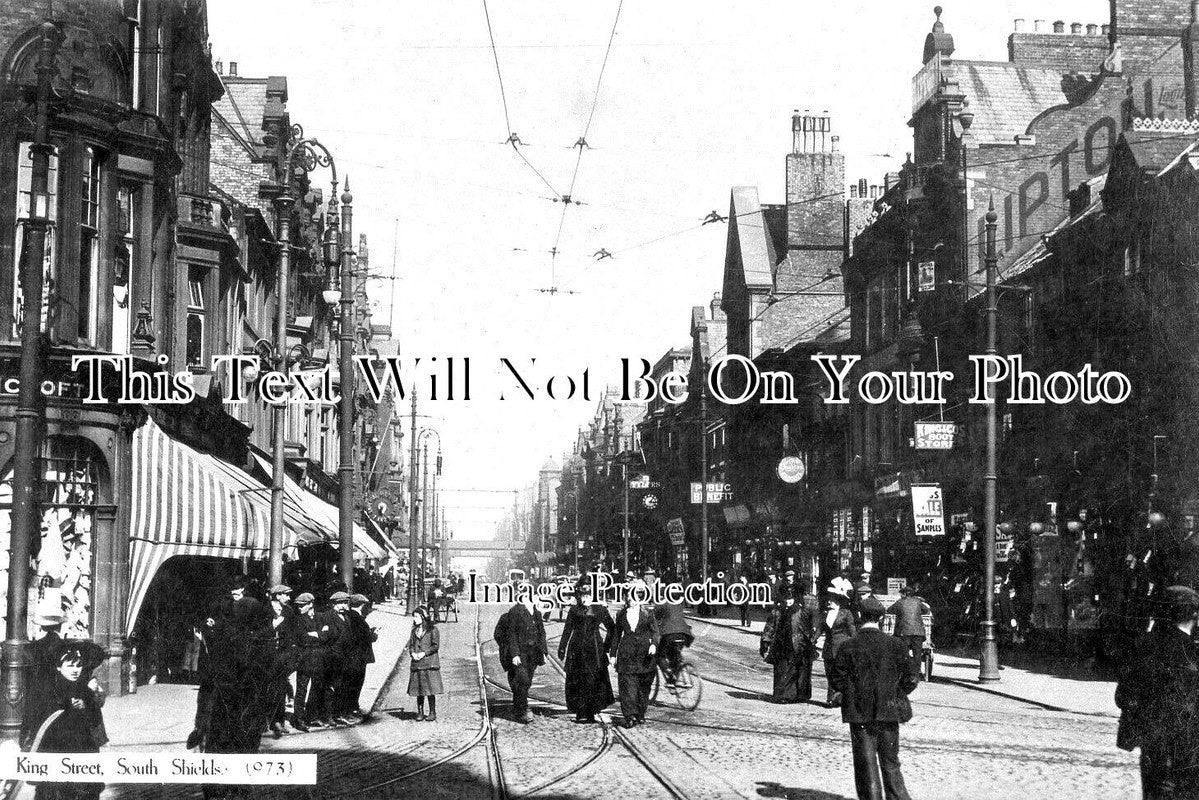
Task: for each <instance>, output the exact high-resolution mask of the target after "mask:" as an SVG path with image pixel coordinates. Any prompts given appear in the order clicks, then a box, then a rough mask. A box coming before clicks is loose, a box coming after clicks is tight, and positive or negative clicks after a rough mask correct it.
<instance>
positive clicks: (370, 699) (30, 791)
mask: <svg viewBox="0 0 1199 800" xmlns="http://www.w3.org/2000/svg"><path fill="white" fill-rule="evenodd" d="M403 609H404V603H403V601H393V602H388V603H384V604H382V605H379V606H376V607H375V608H374V610H373V611H372V612H371V614H370V616H369V617H367V622H368V623H369V624H370V625H371V627H374V628H378V631H379V640H378V641H377V642H375V662H374V663H373V664H368V665H367V668H366V681H365V682H364V683H363V686H362V694H361V700H362V707H363V709H370V708H372V707H373V706H374V704H375V701H376V699H377V698H378V696H379V694H380V692H381V691H382V689H383V686H384V683H385V682H386V681H387V678H388V676H389V675H390V674H391V672H392V669H393V667H394V666H395V665H396V663H397V662H398V661H399V659H400V656H401V655H402V654H403V651H404V647H405V645H407V643H408V633H409V631H410V630H411V627H412V618H411V617H408V616H406V615H405V614H404V611H403ZM196 692H197V687H196V686H195V685H193V684H186V683H159V684H154V685H147V686H140V687H138V690H137V693H136V694H127V695H123V696H121V697H110V698H108V702H107V703H105V705H104V727H105V729H106V730H107V732H108V739H109V741H108V745H107V746H105V747H104V751H105V752H110V753H111V752H116V751H134V752H137V751H140V752H161V751H171V750H180V751H182V750H183V747H184V745H185V744H186V743H187V736H188V734H190V733H191V731H192V727H193V724H194V722H195V713H196ZM289 739H290V740H292V742H291V743H292V744H294V741H295V740H296V736H295V735H289V736H287V737H285V738H284V739H283V740H282V741H284V742H287V741H288V740H289ZM274 741H275V740H274V739H272V738H271V737H270V736H265V737H263V740H262V744H263V749H264V750H269V749H270V747H271V745H272V743H273V742H274ZM33 795H34V787H32V786H30V785H28V784H26V785H25V786H23V787H22V790H21V792H20V793H19V794H17V795H16V798H15V800H32V798H33Z"/></svg>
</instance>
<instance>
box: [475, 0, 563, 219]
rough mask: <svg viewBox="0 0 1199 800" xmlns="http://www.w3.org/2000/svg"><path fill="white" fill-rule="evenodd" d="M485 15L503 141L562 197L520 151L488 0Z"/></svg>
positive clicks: (557, 195)
mask: <svg viewBox="0 0 1199 800" xmlns="http://www.w3.org/2000/svg"><path fill="white" fill-rule="evenodd" d="M483 16H484V17H485V18H486V19H487V38H488V40H489V41H490V42H491V56H492V58H493V59H494V60H495V77H496V79H497V80H498V81H499V84H500V102H501V103H503V106H504V127H505V128H506V129H507V131H508V138H507V140H506V141H504V142H503V144H510V145H512V152H514V153H516V155H518V156H520V160H521V161H523V162H525V164H526V165H527V166H528V167H529V169H531V170H532V171H533V174H534V175H536V176H537V177H538V178H539V179H540V180H541V182H542V183H544V184H545V185H546V188H548V189H549V190H550V192H551V193H553V195H554V196H555V197H560V196H561V193H560V192H559V191H558V190H557V189H555V188H554V185H553V184H552V183H550V182H549V181H548V180H546V177H545V176H544V175H542V174H541V170H539V169H537V167H535V166H533V162H531V161H529V159H528V158H527V157H526V156H525V154H524V153H522V152H520V147H518V146H517V145H518V143H521V141H520V137H519V136H517V135H516V133H515V132H513V130H512V118H511V116H510V115H509V114H508V94H507V92H505V91H504V76H503V73H501V72H500V53H499V51H498V50H497V49H496V47H495V33H494V31H493V30H492V28H491V12H490V11H489V10H488V8H487V0H483Z"/></svg>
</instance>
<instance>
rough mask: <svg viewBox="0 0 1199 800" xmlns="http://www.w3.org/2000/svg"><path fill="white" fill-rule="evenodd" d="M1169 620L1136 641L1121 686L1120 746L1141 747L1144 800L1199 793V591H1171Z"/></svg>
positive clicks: (1179, 588)
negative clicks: (1198, 636)
mask: <svg viewBox="0 0 1199 800" xmlns="http://www.w3.org/2000/svg"><path fill="white" fill-rule="evenodd" d="M1166 602H1167V603H1168V615H1169V616H1168V619H1167V620H1166V621H1165V624H1159V625H1156V626H1155V627H1154V630H1153V632H1152V633H1150V634H1147V635H1146V636H1145V637H1144V638H1143V639H1142V640H1141V641H1140V642H1139V643H1138V645H1137V652H1136V656H1135V658H1134V659H1133V660H1132V662H1131V663H1129V664H1127V665H1126V666H1125V669H1124V670H1123V672H1122V674H1121V677H1120V682H1119V684H1118V685H1117V686H1116V705H1117V706H1119V707H1120V710H1121V715H1120V727H1119V729H1118V731H1117V736H1116V744H1117V745H1118V746H1119V747H1121V748H1123V749H1125V750H1132V749H1133V748H1136V747H1140V748H1141V790H1142V793H1143V795H1144V797H1145V800H1159V798H1160V799H1162V800H1164V798H1193V797H1196V796H1199V791H1197V787H1199V755H1197V753H1199V651H1197V650H1196V647H1195V642H1194V639H1193V638H1192V636H1193V635H1194V632H1195V626H1196V619H1197V617H1199V593H1196V592H1195V590H1194V589H1191V588H1190V587H1188V586H1170V587H1169V588H1167V589H1166Z"/></svg>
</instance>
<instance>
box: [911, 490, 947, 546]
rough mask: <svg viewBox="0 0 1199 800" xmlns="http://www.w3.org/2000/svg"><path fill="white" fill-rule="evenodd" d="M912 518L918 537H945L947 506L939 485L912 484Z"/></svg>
mask: <svg viewBox="0 0 1199 800" xmlns="http://www.w3.org/2000/svg"><path fill="white" fill-rule="evenodd" d="M912 517H913V519H914V521H915V523H916V535H917V536H944V535H945V505H944V502H943V501H942V498H941V485H940V484H939V483H913V484H912Z"/></svg>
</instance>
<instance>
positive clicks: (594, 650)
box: [558, 581, 616, 722]
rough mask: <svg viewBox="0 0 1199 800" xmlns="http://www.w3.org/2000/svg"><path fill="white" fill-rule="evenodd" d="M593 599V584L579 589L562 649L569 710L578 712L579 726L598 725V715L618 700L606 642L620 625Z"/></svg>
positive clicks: (559, 657) (586, 582)
mask: <svg viewBox="0 0 1199 800" xmlns="http://www.w3.org/2000/svg"><path fill="white" fill-rule="evenodd" d="M593 597H594V595H593V592H592V587H591V582H590V581H579V583H578V584H576V585H575V604H574V605H573V606H571V607H570V611H568V612H567V614H566V626H565V627H564V628H563V629H562V638H561V640H560V644H559V645H558V659H559V660H560V661H561V662H562V664H563V666H564V667H565V669H566V707H567V708H568V709H570V710H571V711H572V712H574V715H575V722H595V715H596V714H597V713H599V712H600V711H602V710H604V709H605V708H607V707H608V706H610V705H612V701H613V700H614V699H615V698H614V697H613V695H612V680H611V678H609V677H608V659H607V657H606V655H605V653H604V642H605V641H606V640H607V639H608V637H609V636H611V635H612V630H613V629H614V628H615V627H616V623H615V622H613V621H612V615H611V614H609V613H608V609H607V607H606V606H604V605H602V604H600V603H593V602H592V600H593Z"/></svg>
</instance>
